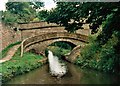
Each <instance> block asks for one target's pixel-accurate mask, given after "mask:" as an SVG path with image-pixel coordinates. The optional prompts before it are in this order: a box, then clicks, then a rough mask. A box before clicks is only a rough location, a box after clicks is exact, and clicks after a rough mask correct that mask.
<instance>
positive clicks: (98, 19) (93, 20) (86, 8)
mask: <svg viewBox="0 0 120 86" xmlns="http://www.w3.org/2000/svg"><path fill="white" fill-rule="evenodd" d="M119 4H120V3H112V2H108V3H104V2H102V3H101V2H94V3H93V2H92V3H90V2H83V3H80V2H74V3H73V2H57V7H56V8H55V9H54V10H52V11H51V12H50V16H49V17H48V19H47V21H48V22H54V23H57V24H60V25H63V26H65V27H66V30H68V31H70V32H74V31H75V30H77V29H79V28H81V26H82V25H83V24H84V22H85V23H89V24H90V29H92V33H95V32H97V31H98V30H97V29H98V28H99V26H100V25H101V24H102V22H103V21H105V20H106V17H107V16H108V15H110V14H111V13H112V14H116V13H117V15H118V14H119V12H120V11H119Z"/></svg>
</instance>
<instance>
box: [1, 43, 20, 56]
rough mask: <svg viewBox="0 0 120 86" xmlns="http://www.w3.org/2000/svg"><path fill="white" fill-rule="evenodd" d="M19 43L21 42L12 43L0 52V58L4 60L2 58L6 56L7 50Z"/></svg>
mask: <svg viewBox="0 0 120 86" xmlns="http://www.w3.org/2000/svg"><path fill="white" fill-rule="evenodd" d="M20 43H21V42H16V43H13V44H10V45H8V46H7V47H6V48H5V49H3V50H2V51H1V52H0V55H2V56H1V58H4V57H5V56H6V54H7V52H8V50H9V49H10V48H12V47H13V46H15V45H18V44H20Z"/></svg>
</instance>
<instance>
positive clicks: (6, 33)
mask: <svg viewBox="0 0 120 86" xmlns="http://www.w3.org/2000/svg"><path fill="white" fill-rule="evenodd" d="M0 34H1V36H0V40H1V48H0V51H1V50H2V49H4V48H5V47H7V46H8V45H10V44H12V43H15V42H18V41H21V32H20V31H14V30H12V29H11V28H10V27H7V26H5V25H4V24H2V23H0Z"/></svg>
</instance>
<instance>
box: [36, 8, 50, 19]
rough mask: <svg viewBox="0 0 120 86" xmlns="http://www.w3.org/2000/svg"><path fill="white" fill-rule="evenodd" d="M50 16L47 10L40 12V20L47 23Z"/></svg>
mask: <svg viewBox="0 0 120 86" xmlns="http://www.w3.org/2000/svg"><path fill="white" fill-rule="evenodd" d="M48 16H49V11H47V10H41V11H39V12H38V18H39V19H40V20H43V21H45V20H46V19H47V17H48Z"/></svg>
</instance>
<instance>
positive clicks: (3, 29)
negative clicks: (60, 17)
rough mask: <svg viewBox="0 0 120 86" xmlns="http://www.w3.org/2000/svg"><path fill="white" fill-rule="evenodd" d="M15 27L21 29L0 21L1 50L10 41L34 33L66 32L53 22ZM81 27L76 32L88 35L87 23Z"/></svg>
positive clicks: (15, 40) (30, 35) (12, 41)
mask: <svg viewBox="0 0 120 86" xmlns="http://www.w3.org/2000/svg"><path fill="white" fill-rule="evenodd" d="M51 26H53V27H51ZM17 28H20V29H21V30H20V31H14V30H13V29H11V28H10V27H7V26H5V25H3V24H1V23H0V34H1V35H2V36H0V40H2V41H1V44H2V47H1V48H0V49H1V50H2V49H4V48H5V47H6V46H8V45H9V44H11V43H15V42H17V41H22V40H24V39H26V38H28V37H33V36H35V35H41V34H45V33H51V32H67V31H66V30H65V29H64V27H60V26H58V25H56V24H54V23H49V24H48V23H47V22H37V23H29V24H18V25H17ZM32 28H33V29H32ZM83 28H85V29H82V30H81V29H79V30H77V31H76V33H79V34H83V35H90V33H91V31H90V29H89V28H88V24H86V25H84V26H83ZM22 29H23V30H22ZM24 29H25V30H24ZM1 50H0V51H1Z"/></svg>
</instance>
